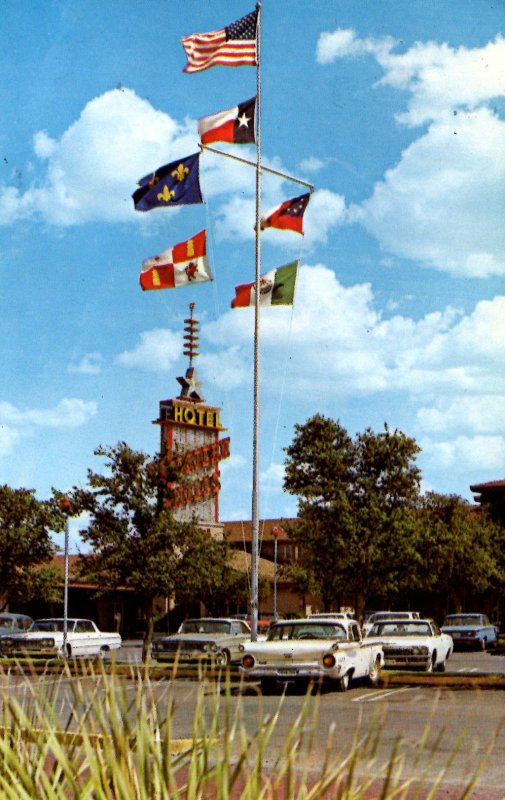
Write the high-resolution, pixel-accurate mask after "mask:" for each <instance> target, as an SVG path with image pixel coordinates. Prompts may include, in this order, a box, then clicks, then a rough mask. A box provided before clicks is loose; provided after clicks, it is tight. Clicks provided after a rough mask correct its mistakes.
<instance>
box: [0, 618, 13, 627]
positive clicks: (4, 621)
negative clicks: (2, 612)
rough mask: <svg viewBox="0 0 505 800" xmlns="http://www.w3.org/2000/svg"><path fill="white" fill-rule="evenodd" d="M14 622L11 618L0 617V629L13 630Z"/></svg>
mask: <svg viewBox="0 0 505 800" xmlns="http://www.w3.org/2000/svg"><path fill="white" fill-rule="evenodd" d="M14 627H15V622H14V619H13V618H12V617H0V628H14Z"/></svg>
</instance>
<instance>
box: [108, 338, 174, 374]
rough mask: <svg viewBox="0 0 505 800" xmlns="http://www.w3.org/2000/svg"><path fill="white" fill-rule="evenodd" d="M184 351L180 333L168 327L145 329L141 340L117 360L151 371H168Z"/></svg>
mask: <svg viewBox="0 0 505 800" xmlns="http://www.w3.org/2000/svg"><path fill="white" fill-rule="evenodd" d="M181 352H182V345H181V336H180V333H179V332H178V333H173V332H172V331H170V330H167V329H166V328H156V329H154V330H152V331H143V332H142V333H141V334H140V342H139V343H138V344H137V345H136V347H134V348H133V350H125V351H124V352H123V353H120V354H119V355H118V356H117V358H116V362H117V363H118V364H120V365H121V366H122V367H131V368H137V369H144V370H147V371H149V372H167V371H168V370H170V369H172V367H173V365H174V364H175V362H176V361H177V359H178V358H179V356H180V355H181Z"/></svg>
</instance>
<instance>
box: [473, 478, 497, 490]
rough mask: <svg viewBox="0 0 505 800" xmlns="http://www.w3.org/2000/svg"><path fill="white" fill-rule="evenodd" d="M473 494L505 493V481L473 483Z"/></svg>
mask: <svg viewBox="0 0 505 800" xmlns="http://www.w3.org/2000/svg"><path fill="white" fill-rule="evenodd" d="M470 490H471V491H472V492H500V491H505V479H502V480H498V481H488V482H487V483H473V484H472V485H471V486H470Z"/></svg>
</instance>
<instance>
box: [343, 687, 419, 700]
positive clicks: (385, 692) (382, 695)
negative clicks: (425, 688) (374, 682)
mask: <svg viewBox="0 0 505 800" xmlns="http://www.w3.org/2000/svg"><path fill="white" fill-rule="evenodd" d="M411 690H412V687H411V686H404V687H403V688H402V689H380V690H379V691H376V692H369V693H368V694H364V695H361V697H355V698H353V700H352V702H353V703H375V702H376V701H377V700H385V699H386V698H387V697H389V695H391V694H400V692H410V691H411Z"/></svg>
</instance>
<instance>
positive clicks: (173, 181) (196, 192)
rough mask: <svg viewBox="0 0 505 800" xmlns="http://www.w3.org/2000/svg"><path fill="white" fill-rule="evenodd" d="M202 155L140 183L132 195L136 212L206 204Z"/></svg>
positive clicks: (148, 177) (177, 163)
mask: <svg viewBox="0 0 505 800" xmlns="http://www.w3.org/2000/svg"><path fill="white" fill-rule="evenodd" d="M199 158H200V153H194V154H193V155H191V156H186V158H181V159H179V160H178V161H172V163H171V164H165V166H163V167H159V168H158V169H156V170H155V171H154V172H151V173H150V174H149V175H146V176H145V177H144V178H141V179H140V180H139V181H138V185H139V188H138V189H136V190H135V191H134V193H133V194H132V197H133V205H134V206H135V208H136V210H137V211H150V210H151V208H162V207H163V206H164V207H166V208H170V207H171V206H182V205H189V204H191V203H203V198H202V193H201V190H200V162H199Z"/></svg>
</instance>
